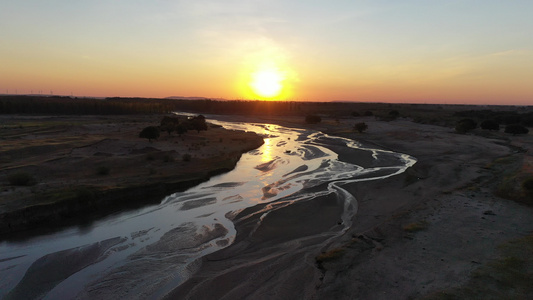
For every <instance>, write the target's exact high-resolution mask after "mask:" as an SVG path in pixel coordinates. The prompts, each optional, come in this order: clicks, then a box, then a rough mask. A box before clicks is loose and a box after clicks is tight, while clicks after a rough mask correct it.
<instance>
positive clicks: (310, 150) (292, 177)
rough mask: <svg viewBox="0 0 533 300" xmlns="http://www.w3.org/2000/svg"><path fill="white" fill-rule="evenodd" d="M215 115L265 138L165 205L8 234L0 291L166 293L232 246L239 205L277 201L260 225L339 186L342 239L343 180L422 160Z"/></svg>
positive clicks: (346, 206)
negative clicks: (13, 238)
mask: <svg viewBox="0 0 533 300" xmlns="http://www.w3.org/2000/svg"><path fill="white" fill-rule="evenodd" d="M212 122H213V123H216V124H219V125H222V126H224V127H225V128H228V129H238V130H245V131H254V132H256V133H258V134H260V135H261V136H263V137H264V140H265V144H264V145H263V146H262V147H260V148H258V149H256V150H253V151H251V152H248V153H246V154H244V155H243V156H242V158H241V160H240V161H239V162H238V164H237V166H236V168H235V169H234V170H233V171H231V172H228V173H226V174H222V175H219V176H216V177H213V178H212V179H211V180H209V181H208V182H205V183H202V184H200V185H198V186H196V187H194V188H191V189H189V190H187V191H185V192H181V193H175V194H172V195H169V196H167V197H165V198H164V199H162V201H161V203H160V204H159V205H155V206H150V207H145V208H143V209H139V210H136V211H128V212H123V213H119V214H114V215H111V216H109V217H107V218H105V219H102V220H99V221H97V222H95V223H94V224H93V225H92V226H91V227H90V228H77V227H76V228H70V229H65V230H64V231H61V232H57V233H53V234H50V235H45V236H40V237H36V238H33V239H31V240H27V241H24V242H2V243H1V244H0V298H6V299H21V298H25V299H33V298H43V299H71V298H81V299H89V298H98V299H106V298H112V299H113V298H115V299H119V298H120V299H121V298H127V299H134V298H139V299H146V298H148V299H158V298H161V297H163V296H164V295H165V294H166V293H168V292H169V291H171V290H172V289H173V288H175V287H176V286H178V285H180V284H181V283H182V282H184V281H185V280H186V279H187V278H189V277H190V276H191V275H192V274H194V272H195V270H197V268H198V266H199V264H200V261H201V260H200V259H199V258H201V257H203V256H205V255H207V254H209V253H212V252H215V251H217V250H220V249H222V248H225V247H227V246H228V245H230V244H232V242H233V241H234V239H235V237H236V229H235V226H234V224H233V222H232V220H233V219H234V218H235V217H236V216H237V215H238V214H239V213H240V214H241V215H240V216H239V218H240V219H243V218H246V217H247V216H246V215H245V216H242V214H243V213H246V211H248V210H245V209H247V208H251V207H254V206H256V205H257V204H269V205H264V206H262V208H261V209H259V210H249V211H250V214H254V215H256V216H257V215H258V214H259V215H260V217H259V218H258V224H257V226H258V227H259V226H260V225H261V224H260V223H261V220H262V219H263V218H264V217H265V216H266V215H268V214H269V212H271V211H272V210H277V209H283V207H286V206H289V205H292V204H294V203H297V202H299V201H312V199H314V198H316V197H318V196H323V195H331V194H333V195H335V197H336V198H337V200H338V201H337V202H338V203H339V205H341V206H342V208H341V211H342V214H341V215H340V216H339V219H340V220H342V221H341V222H339V226H337V228H335V229H331V230H330V231H329V232H326V234H328V235H330V236H331V237H336V236H339V235H341V234H342V233H343V232H344V231H346V230H347V229H348V228H350V226H351V225H352V224H351V222H352V220H353V218H354V216H355V214H356V213H357V201H356V199H355V198H354V197H353V195H351V194H350V193H348V192H347V191H346V190H345V189H343V185H345V184H347V183H350V182H355V181H366V180H379V179H383V178H386V177H390V176H393V175H396V174H399V173H401V172H403V171H405V170H406V169H407V168H408V167H410V166H412V165H413V164H414V163H415V162H416V160H415V159H414V158H413V157H410V156H408V155H405V154H399V153H394V152H390V151H384V150H378V149H369V148H364V147H362V146H361V145H360V144H358V143H357V142H355V141H352V140H349V139H344V138H340V137H333V136H328V135H326V134H323V133H320V132H316V131H311V130H304V129H296V128H286V127H282V126H278V125H270V124H251V123H231V122H222V121H212ZM339 147H341V148H342V149H344V150H343V152H344V153H346V152H347V151H350V153H351V154H350V155H352V156H354V157H355V156H356V157H360V159H359V160H358V161H360V162H359V163H356V164H353V163H348V162H343V161H341V160H339V159H338V154H337V153H335V152H334V151H333V150H331V149H339ZM350 161H352V162H353V160H350ZM356 161H357V159H356Z"/></svg>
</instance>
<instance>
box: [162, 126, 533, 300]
mask: <svg viewBox="0 0 533 300" xmlns="http://www.w3.org/2000/svg"><path fill="white" fill-rule="evenodd" d="M357 121H364V122H366V124H367V125H368V130H367V131H366V132H364V133H356V132H354V131H353V129H352V127H353V123H354V121H353V119H352V120H347V119H344V120H342V119H341V120H325V121H323V122H322V123H320V124H316V125H305V124H303V120H301V119H297V118H293V119H290V118H284V119H276V118H265V119H262V120H260V121H259V120H256V122H265V123H278V124H280V125H284V126H292V127H302V126H305V127H308V128H311V129H316V130H320V131H323V132H326V133H329V134H334V135H339V136H344V137H347V138H351V139H354V140H357V141H360V142H361V143H362V145H363V146H364V147H369V148H375V147H377V148H380V149H386V150H391V151H395V152H401V153H406V154H409V155H412V156H414V157H416V158H417V160H418V162H417V163H416V164H415V165H414V167H412V168H410V169H408V170H407V171H406V172H405V173H403V174H401V175H398V176H394V177H391V178H388V179H385V180H379V181H365V182H359V183H352V184H347V185H345V186H343V188H345V189H346V190H347V191H349V192H350V193H352V194H353V195H355V197H356V199H357V200H358V203H359V208H358V213H357V215H356V217H355V219H354V220H353V222H354V223H353V226H352V227H351V229H350V230H349V231H348V232H346V233H345V234H344V235H342V236H341V237H340V238H337V239H334V240H331V239H328V237H324V236H322V237H320V236H314V234H316V233H317V232H320V230H318V229H317V228H319V229H324V228H335V226H336V224H337V222H338V221H339V220H337V219H335V216H337V214H336V212H335V208H334V207H335V201H334V200H332V199H329V198H328V197H322V198H319V199H315V200H313V201H308V202H304V203H298V204H297V205H293V206H289V207H287V208H285V209H282V210H277V211H275V212H274V213H270V214H268V215H266V216H261V218H262V222H261V223H262V224H263V226H264V228H263V229H260V230H257V229H255V228H254V226H255V225H254V224H256V223H257V220H252V219H239V216H237V217H236V218H235V223H236V227H237V232H238V234H237V238H236V241H235V243H234V244H233V245H231V246H230V247H228V248H226V249H223V250H222V251H219V252H217V253H214V254H211V255H209V256H207V257H205V258H204V259H203V265H202V267H201V268H200V270H199V271H198V272H197V273H196V274H195V275H194V276H193V278H191V279H190V280H189V281H187V282H186V283H185V284H183V285H181V286H180V287H178V288H177V289H176V290H174V291H173V292H172V293H170V294H169V295H168V298H176V299H210V298H211V299H212V298H217V299H233V298H248V299H290V298H304V299H354V298H358V299H391V298H394V299H412V298H437V299H439V297H446V295H452V297H453V295H455V296H456V297H458V298H476V297H477V298H486V297H487V296H489V295H500V296H501V297H502V298H508V297H518V298H520V297H522V296H524V295H527V293H528V291H527V290H525V291H524V289H523V286H520V285H519V282H523V280H515V281H514V282H512V283H511V286H503V287H502V286H501V285H500V286H499V285H498V280H497V279H498V278H501V277H502V276H505V274H504V273H502V272H504V270H501V269H500V270H498V269H497V270H496V271H491V274H486V273H483V271H482V270H483V268H485V269H486V268H487V266H492V265H494V264H496V265H498V262H499V261H501V260H504V261H505V260H506V259H511V260H513V261H523V262H526V263H530V258H529V257H531V251H530V250H529V249H531V245H526V247H524V248H522V249H519V250H518V251H517V252H516V253H515V254H513V255H514V256H512V257H508V256H502V255H503V254H502V253H501V252H500V251H499V250H498V249H499V247H500V246H501V245H506V244H507V243H509V241H510V240H512V239H516V238H518V239H524V238H527V237H528V236H530V235H531V233H532V232H533V210H532V208H531V207H530V206H526V205H523V204H521V203H520V202H517V201H511V200H508V199H504V198H502V197H500V196H498V195H505V194H503V193H502V192H503V191H502V187H503V188H505V187H506V185H508V184H509V183H506V181H508V179H509V178H514V179H515V181H516V182H515V183H516V184H515V185H519V184H520V180H521V179H522V178H524V176H528V174H529V175H531V173H530V170H531V161H532V160H531V158H532V157H531V155H532V153H533V151H532V149H533V140H532V136H531V135H525V136H509V135H505V134H504V133H491V134H487V133H484V132H476V134H467V135H461V134H457V133H455V132H454V130H453V128H447V127H440V126H432V125H424V124H417V123H413V122H411V121H409V120H402V119H399V120H394V121H390V122H384V121H377V120H375V119H374V118H371V117H370V118H359V119H358V120H357ZM335 150H336V151H339V149H338V148H336V149H335ZM339 154H340V156H339V157H340V158H341V159H343V160H350V159H352V157H351V155H350V154H349V153H348V152H345V153H342V152H341V153H339ZM528 172H529V173H528ZM507 195H510V193H507ZM526 198H527V197H526ZM526 198H524V197H522V198H519V199H517V200H519V201H523V200H524V199H526ZM526 200H527V199H526ZM256 209H257V208H256ZM246 214H247V212H243V213H242V214H241V215H246ZM257 217H258V218H259V216H257ZM252 229H254V230H252ZM314 229H316V231H315V230H314ZM480 270H481V271H480ZM491 270H493V269H491ZM480 272H481V273H480ZM528 272H530V271H529V269H526V271H525V273H518V274H516V273H514V274H515V275H514V276H517V278H522V279H523V278H528V277H527V276H530V275H528V274H529V273H528ZM473 274H481V276H479V275H478V276H477V277H476V276H473ZM495 279H496V280H495ZM473 280H478V281H477V282H475V283H472V282H473ZM495 282H496V283H495ZM526 282H527V281H526ZM469 284H470V285H471V286H468V285H469ZM465 285H466V286H467V287H468V291H467V292H465V291H464V289H463V290H461V286H465ZM472 286H473V287H472Z"/></svg>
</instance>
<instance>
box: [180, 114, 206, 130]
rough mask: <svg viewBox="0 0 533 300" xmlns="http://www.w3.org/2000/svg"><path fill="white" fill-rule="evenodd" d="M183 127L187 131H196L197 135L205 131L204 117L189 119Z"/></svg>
mask: <svg viewBox="0 0 533 300" xmlns="http://www.w3.org/2000/svg"><path fill="white" fill-rule="evenodd" d="M185 125H186V126H185V127H186V128H187V129H189V130H196V131H198V133H200V131H201V130H207V123H206V122H205V117H204V116H202V115H198V116H196V117H192V118H189V119H188V120H187V122H186V124H185Z"/></svg>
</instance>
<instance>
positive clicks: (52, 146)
mask: <svg viewBox="0 0 533 300" xmlns="http://www.w3.org/2000/svg"><path fill="white" fill-rule="evenodd" d="M161 117H162V116H160V115H144V116H82V117H71V116H58V117H51V116H45V117H42V116H7V117H6V116H4V117H3V118H2V120H1V121H2V125H3V126H4V128H9V127H8V126H10V125H9V124H13V125H11V126H12V127H11V128H9V129H11V131H5V132H4V134H3V136H2V138H3V139H4V140H6V149H4V150H3V153H4V154H6V157H8V156H9V158H11V159H7V160H4V161H3V162H2V168H1V169H0V173H2V174H0V176H1V177H3V178H2V180H6V179H5V178H6V177H7V176H8V175H9V174H10V173H14V172H25V173H29V174H32V176H34V177H36V180H37V181H38V182H37V183H36V184H35V185H28V186H12V187H11V188H4V189H3V192H2V195H3V198H4V200H3V201H2V202H1V203H0V205H1V206H0V224H1V225H0V237H1V238H2V239H20V238H23V237H26V236H32V235H34V234H40V233H42V232H48V231H54V230H58V229H61V228H63V227H65V226H72V225H79V226H87V224H90V223H92V222H94V221H95V219H98V218H101V217H103V216H106V215H109V214H111V213H115V212H118V211H121V210H124V209H135V208H138V207H141V206H143V205H148V204H155V203H157V201H160V200H161V199H162V198H163V197H165V196H168V195H169V194H171V193H174V192H178V191H182V190H185V189H187V188H190V187H193V186H195V185H198V184H200V183H202V182H204V181H207V180H209V178H211V177H212V176H216V175H218V174H222V173H224V172H228V171H231V170H232V169H233V168H234V167H235V165H236V164H237V162H238V161H239V159H240V157H241V155H242V153H245V152H247V151H250V150H253V149H256V148H257V147H259V146H261V145H262V144H263V139H262V138H261V137H260V136H257V135H256V134H254V133H245V132H238V131H231V130H225V129H222V128H218V127H212V128H210V129H209V130H208V131H205V132H200V133H197V132H196V131H194V132H190V133H186V134H184V135H183V136H181V137H178V136H175V135H167V133H165V132H162V133H161V137H160V138H159V140H158V141H155V142H153V143H152V142H148V141H147V140H146V139H141V138H139V137H138V132H140V130H141V129H142V128H143V127H144V126H149V125H157V122H158V121H159V120H160V118H161ZM17 123H18V124H20V125H16V124H17ZM108 128H110V129H108ZM73 136H74V137H73ZM73 140H74V141H73ZM48 145H49V146H48ZM19 153H22V154H21V155H19ZM182 153H191V154H192V155H191V156H190V157H191V158H189V159H190V160H191V161H185V160H184V161H181V158H180V155H182ZM41 157H42V158H41ZM191 164H193V165H194V168H192V169H191V168H190V167H187V166H188V165H191ZM98 165H103V166H105V167H106V168H107V169H108V170H110V171H108V172H109V173H110V174H109V175H107V174H106V175H102V176H99V175H97V174H95V173H94V172H95V171H94V169H96V166H98ZM88 166H89V167H88ZM6 184H9V183H6V182H4V184H3V185H4V186H5V185H6Z"/></svg>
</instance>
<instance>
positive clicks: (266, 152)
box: [261, 138, 274, 162]
mask: <svg viewBox="0 0 533 300" xmlns="http://www.w3.org/2000/svg"><path fill="white" fill-rule="evenodd" d="M264 141H265V143H264V144H263V153H262V156H261V161H262V162H269V161H272V160H273V159H274V158H273V157H272V146H273V145H272V143H271V139H269V138H266V139H264Z"/></svg>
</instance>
